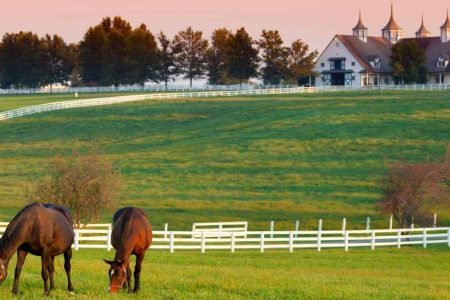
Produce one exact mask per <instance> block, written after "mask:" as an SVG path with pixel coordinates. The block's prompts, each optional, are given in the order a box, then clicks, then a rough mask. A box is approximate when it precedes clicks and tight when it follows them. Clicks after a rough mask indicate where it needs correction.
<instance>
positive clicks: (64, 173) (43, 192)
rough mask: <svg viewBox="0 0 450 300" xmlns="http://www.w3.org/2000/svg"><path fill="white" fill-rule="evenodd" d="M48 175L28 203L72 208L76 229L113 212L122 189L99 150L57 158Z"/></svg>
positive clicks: (119, 179) (52, 163) (119, 176)
mask: <svg viewBox="0 0 450 300" xmlns="http://www.w3.org/2000/svg"><path fill="white" fill-rule="evenodd" d="M48 174H49V176H48V177H47V178H45V179H42V180H40V181H39V182H38V183H37V184H36V187H35V189H34V191H33V192H32V193H31V194H30V195H29V199H30V200H32V201H40V202H52V203H58V204H62V205H65V206H68V207H70V208H71V209H72V213H73V216H74V221H75V223H76V224H77V225H79V224H80V223H81V221H82V220H85V221H89V222H93V221H95V220H96V219H98V218H99V216H100V215H101V213H102V212H103V211H104V210H110V209H113V208H114V206H115V203H116V199H117V196H118V194H119V192H120V190H121V187H122V184H121V183H122V179H121V175H120V173H119V171H117V170H115V169H114V168H113V165H112V163H111V162H110V161H108V160H107V159H106V158H105V157H103V156H101V155H99V153H98V151H96V150H91V151H90V152H89V153H88V154H86V155H81V154H79V153H74V154H73V155H72V156H70V157H61V156H58V157H56V158H55V159H54V160H53V161H52V162H51V163H50V164H49V167H48Z"/></svg>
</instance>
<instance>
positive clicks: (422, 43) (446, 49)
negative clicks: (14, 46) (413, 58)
mask: <svg viewBox="0 0 450 300" xmlns="http://www.w3.org/2000/svg"><path fill="white" fill-rule="evenodd" d="M409 41H416V43H417V44H418V45H419V47H420V48H422V49H423V50H424V52H425V61H426V65H427V69H428V72H430V73H436V72H444V71H445V72H450V64H448V65H447V67H446V68H438V67H437V59H438V58H439V57H440V56H442V57H444V58H445V57H448V56H449V55H450V43H442V41H441V38H440V37H427V38H407V39H401V40H400V41H399V43H407V42H409Z"/></svg>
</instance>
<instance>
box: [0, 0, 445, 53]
mask: <svg viewBox="0 0 450 300" xmlns="http://www.w3.org/2000/svg"><path fill="white" fill-rule="evenodd" d="M3 1H4V2H6V3H2V9H1V10H0V34H1V35H3V34H4V33H6V32H17V31H20V30H25V31H29V30H31V31H33V32H36V33H38V34H40V35H41V34H44V33H51V34H59V35H61V36H62V37H63V38H64V39H65V40H66V41H67V42H78V41H80V40H81V39H82V38H83V34H84V33H85V31H86V30H87V28H88V27H89V26H92V25H95V24H98V23H99V22H100V21H101V19H102V17H105V16H115V15H120V16H122V17H124V18H125V19H127V20H128V21H130V22H131V24H132V25H133V26H137V25H139V24H140V23H142V22H143V23H145V24H146V25H147V26H148V27H149V28H150V30H151V31H152V32H153V33H157V32H159V31H163V32H164V33H166V34H167V35H169V36H173V35H174V34H175V33H177V32H178V31H180V30H182V29H185V28H186V27H187V26H189V25H191V26H192V27H193V28H194V29H196V30H202V31H203V32H204V33H205V34H206V35H207V37H209V35H210V33H211V32H212V31H213V30H214V29H216V28H220V27H226V28H229V29H233V30H234V29H237V28H239V27H242V26H244V27H245V28H246V29H247V30H248V31H249V32H250V34H251V35H252V36H253V38H255V39H256V38H259V35H260V33H261V31H262V29H278V30H279V31H280V33H281V35H282V37H283V39H284V41H285V42H286V43H290V42H291V41H292V40H294V39H297V38H301V39H303V40H304V41H306V42H307V43H308V44H310V46H311V47H312V48H313V49H318V50H319V51H321V50H323V48H324V47H325V46H326V45H327V43H328V42H329V41H330V39H331V38H332V37H333V35H334V34H336V33H341V34H351V29H352V28H353V26H354V25H355V24H356V22H357V18H358V10H359V9H360V8H361V10H362V15H363V21H364V23H365V25H366V26H367V27H368V28H369V35H377V36H378V35H380V30H381V28H382V27H384V26H385V25H386V23H387V21H388V19H389V14H390V4H391V0H377V1H373V0H359V1H358V0H340V1H336V0H322V1H319V0H278V1H266V0H259V1H254V0H226V1H215V0H125V1H124V0H37V1H30V0H14V1H10V0H3ZM3 1H2V2H3ZM394 7H395V15H396V18H397V21H398V23H399V25H400V26H402V27H403V29H404V30H405V37H408V36H413V35H414V33H415V32H416V31H417V29H418V28H419V26H420V20H421V16H422V13H423V14H424V18H425V25H426V27H427V28H428V30H430V31H431V32H432V34H433V35H438V34H439V27H440V26H441V25H442V24H443V23H444V21H445V16H446V11H447V8H448V7H450V0H428V1H425V0H395V1H394Z"/></svg>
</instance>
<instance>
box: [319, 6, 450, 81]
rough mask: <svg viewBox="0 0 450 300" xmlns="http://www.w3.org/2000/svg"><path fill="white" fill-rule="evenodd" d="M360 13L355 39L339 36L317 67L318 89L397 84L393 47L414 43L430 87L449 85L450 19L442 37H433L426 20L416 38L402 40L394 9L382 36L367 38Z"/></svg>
mask: <svg viewBox="0 0 450 300" xmlns="http://www.w3.org/2000/svg"><path fill="white" fill-rule="evenodd" d="M367 33H368V28H367V27H366V26H365V25H364V24H363V22H362V19H361V13H360V14H359V20H358V23H357V24H356V26H355V27H354V28H353V35H341V34H338V35H336V36H335V37H334V38H333V39H332V40H331V42H330V43H329V44H328V46H327V47H326V48H325V50H324V51H323V52H322V54H321V55H320V56H319V58H318V59H317V62H316V66H315V69H314V71H315V73H316V74H317V75H316V85H317V86H331V85H345V86H353V87H363V86H367V85H385V84H394V83H395V82H394V78H393V76H392V68H391V66H390V60H391V55H392V51H391V47H392V45H394V44H396V43H403V42H407V41H411V40H415V41H416V42H417V44H418V45H419V46H420V47H421V48H422V49H423V50H424V52H425V59H426V65H427V70H428V82H429V83H438V84H439V83H446V84H450V66H448V62H449V59H450V19H449V16H448V13H447V19H446V21H445V23H444V25H442V27H441V36H440V37H430V32H429V31H428V30H427V29H426V28H425V25H424V22H423V17H422V24H421V27H420V29H419V30H418V31H417V32H416V37H415V38H406V39H405V38H403V29H402V28H401V27H400V26H399V25H398V23H397V22H396V20H395V17H394V11H393V7H392V6H391V17H390V19H389V22H388V24H387V25H386V26H385V27H384V28H383V29H382V30H381V36H380V37H375V36H368V34H367Z"/></svg>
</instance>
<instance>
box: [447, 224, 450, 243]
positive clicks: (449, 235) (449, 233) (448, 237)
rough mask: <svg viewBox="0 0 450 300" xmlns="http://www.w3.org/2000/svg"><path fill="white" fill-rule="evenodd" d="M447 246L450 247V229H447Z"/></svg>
mask: <svg viewBox="0 0 450 300" xmlns="http://www.w3.org/2000/svg"><path fill="white" fill-rule="evenodd" d="M447 244H448V246H449V247H450V227H449V228H448V229H447Z"/></svg>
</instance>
